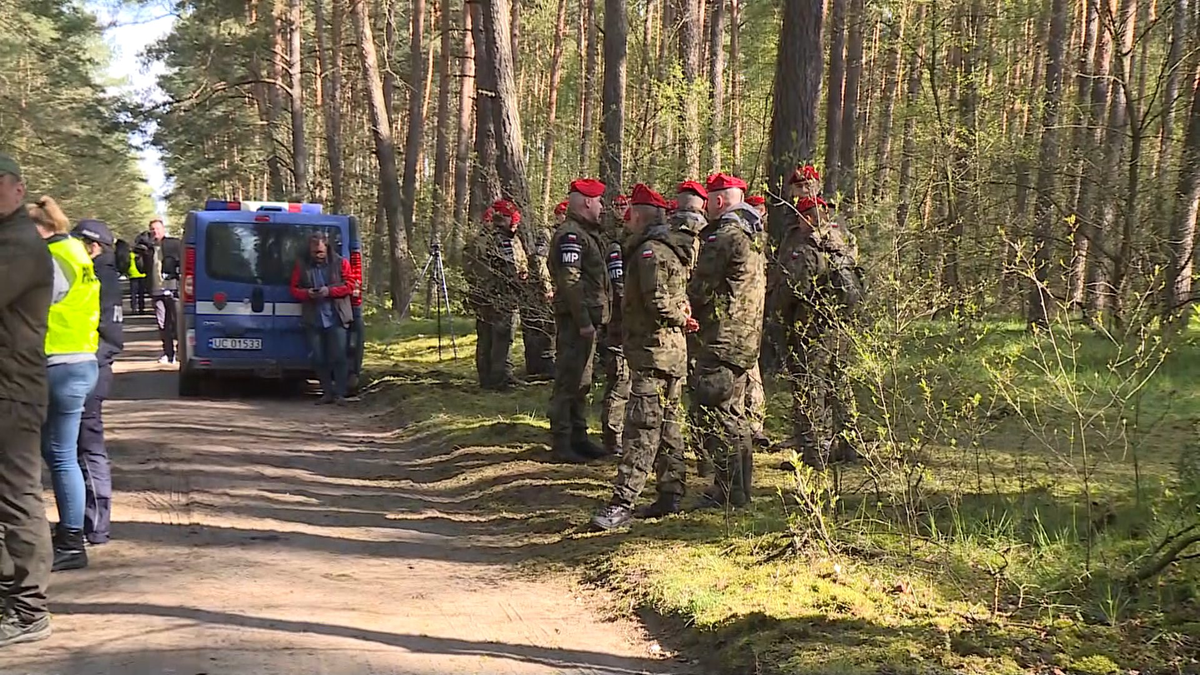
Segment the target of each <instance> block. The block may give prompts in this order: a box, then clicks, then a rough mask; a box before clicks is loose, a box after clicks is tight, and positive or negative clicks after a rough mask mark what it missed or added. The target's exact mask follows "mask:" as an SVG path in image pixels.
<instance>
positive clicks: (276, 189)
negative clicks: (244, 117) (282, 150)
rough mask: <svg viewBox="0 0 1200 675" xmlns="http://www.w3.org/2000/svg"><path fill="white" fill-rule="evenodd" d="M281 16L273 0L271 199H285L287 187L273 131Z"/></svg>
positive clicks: (279, 92)
mask: <svg viewBox="0 0 1200 675" xmlns="http://www.w3.org/2000/svg"><path fill="white" fill-rule="evenodd" d="M283 54H284V47H283V17H281V16H280V5H279V0H274V2H273V8H272V10H271V83H270V84H268V85H267V96H268V100H269V101H270V103H269V104H268V106H267V134H268V135H269V139H270V140H269V144H270V147H269V149H268V153H269V154H268V155H267V171H268V173H269V174H270V176H271V199H286V198H287V187H286V186H285V185H284V182H283V159H282V158H281V157H280V156H279V145H278V143H277V142H276V137H275V131H276V129H277V128H278V126H279V115H280V113H281V112H282V111H283V86H282V83H283V60H282V59H283Z"/></svg>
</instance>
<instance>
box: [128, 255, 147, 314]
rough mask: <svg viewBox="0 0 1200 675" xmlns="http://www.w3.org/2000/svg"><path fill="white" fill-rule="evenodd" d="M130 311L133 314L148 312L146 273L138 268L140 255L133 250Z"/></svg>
mask: <svg viewBox="0 0 1200 675" xmlns="http://www.w3.org/2000/svg"><path fill="white" fill-rule="evenodd" d="M128 276H129V311H130V312H131V313H133V314H137V315H139V316H140V315H142V314H145V313H146V293H147V292H148V291H149V289H148V288H147V287H146V286H147V284H146V273H145V272H143V271H142V270H141V269H139V268H138V257H137V254H136V253H134V252H133V251H130V252H129V274H128Z"/></svg>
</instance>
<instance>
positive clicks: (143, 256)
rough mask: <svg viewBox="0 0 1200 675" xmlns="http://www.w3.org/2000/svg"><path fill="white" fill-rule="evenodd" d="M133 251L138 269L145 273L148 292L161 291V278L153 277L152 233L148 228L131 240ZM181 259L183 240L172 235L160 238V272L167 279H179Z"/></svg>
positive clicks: (152, 293) (156, 292) (154, 293)
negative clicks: (148, 285) (148, 287)
mask: <svg viewBox="0 0 1200 675" xmlns="http://www.w3.org/2000/svg"><path fill="white" fill-rule="evenodd" d="M133 252H134V253H136V254H137V259H138V269H139V270H141V271H142V273H143V274H145V275H146V278H147V281H148V283H149V284H150V294H151V295H158V294H159V293H160V292H161V291H162V287H163V280H162V279H155V278H154V271H153V270H154V235H153V234H151V233H150V231H149V230H147V231H145V232H143V233H141V234H139V235H138V236H137V237H136V238H135V239H134V240H133ZM182 260H183V242H181V241H180V240H178V239H176V238H174V237H163V240H162V273H163V276H164V277H166V278H167V279H179V265H180V262H181V261H182Z"/></svg>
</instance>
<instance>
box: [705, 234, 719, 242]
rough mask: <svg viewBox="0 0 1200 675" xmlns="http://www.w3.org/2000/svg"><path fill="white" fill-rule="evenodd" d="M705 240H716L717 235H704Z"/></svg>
mask: <svg viewBox="0 0 1200 675" xmlns="http://www.w3.org/2000/svg"><path fill="white" fill-rule="evenodd" d="M705 240H706V241H716V240H717V235H716V234H710V235H708V236H707V237H705Z"/></svg>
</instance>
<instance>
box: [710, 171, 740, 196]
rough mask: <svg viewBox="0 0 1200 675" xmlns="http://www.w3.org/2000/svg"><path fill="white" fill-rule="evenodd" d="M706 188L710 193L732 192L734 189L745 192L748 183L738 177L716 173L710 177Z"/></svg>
mask: <svg viewBox="0 0 1200 675" xmlns="http://www.w3.org/2000/svg"><path fill="white" fill-rule="evenodd" d="M705 187H707V188H708V191H709V192H718V191H720V190H732V189H733V188H738V189H739V190H745V189H746V181H744V180H742V179H741V178H738V177H737V176H730V175H729V174H725V173H714V174H713V175H711V176H709V177H708V183H707V185H706V186H705Z"/></svg>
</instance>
